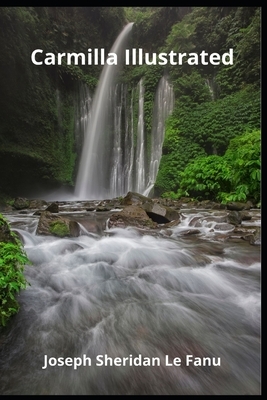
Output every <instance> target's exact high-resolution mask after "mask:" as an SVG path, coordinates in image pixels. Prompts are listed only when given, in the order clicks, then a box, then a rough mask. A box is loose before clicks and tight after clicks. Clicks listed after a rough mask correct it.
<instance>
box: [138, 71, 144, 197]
mask: <svg viewBox="0 0 267 400" xmlns="http://www.w3.org/2000/svg"><path fill="white" fill-rule="evenodd" d="M138 92H139V101H138V125H137V146H136V185H135V186H136V188H135V191H136V192H138V193H143V191H144V190H145V179H146V174H145V137H144V126H145V124H144V82H143V78H142V79H141V80H140V81H139V83H138Z"/></svg>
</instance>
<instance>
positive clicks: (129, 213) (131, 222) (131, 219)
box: [108, 205, 157, 228]
mask: <svg viewBox="0 0 267 400" xmlns="http://www.w3.org/2000/svg"><path fill="white" fill-rule="evenodd" d="M127 226H134V227H137V228H156V227H157V223H156V222H153V221H152V219H151V218H149V216H148V215H147V213H146V212H145V210H144V209H143V208H142V207H139V206H134V205H131V206H127V207H125V208H124V209H123V210H122V211H119V212H116V213H114V214H112V215H111V216H110V218H109V221H108V228H114V227H118V228H125V227H127Z"/></svg>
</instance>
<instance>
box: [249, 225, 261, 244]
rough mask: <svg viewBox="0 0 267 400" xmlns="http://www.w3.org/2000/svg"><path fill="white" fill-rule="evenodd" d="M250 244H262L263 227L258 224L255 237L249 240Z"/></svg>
mask: <svg viewBox="0 0 267 400" xmlns="http://www.w3.org/2000/svg"><path fill="white" fill-rule="evenodd" d="M249 243H250V244H252V245H255V246H260V245H261V227H260V226H257V227H256V228H255V232H254V235H253V237H252V238H251V239H250V241H249Z"/></svg>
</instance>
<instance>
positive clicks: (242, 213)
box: [239, 211, 252, 221]
mask: <svg viewBox="0 0 267 400" xmlns="http://www.w3.org/2000/svg"><path fill="white" fill-rule="evenodd" d="M239 214H240V216H241V219H242V221H250V220H251V219H252V216H251V215H250V214H249V212H248V211H240V212H239Z"/></svg>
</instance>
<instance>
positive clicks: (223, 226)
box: [214, 223, 235, 231]
mask: <svg viewBox="0 0 267 400" xmlns="http://www.w3.org/2000/svg"><path fill="white" fill-rule="evenodd" d="M234 228H235V226H234V225H232V224H224V223H221V224H216V225H215V226H214V229H215V230H216V231H230V230H233V229H234Z"/></svg>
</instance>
